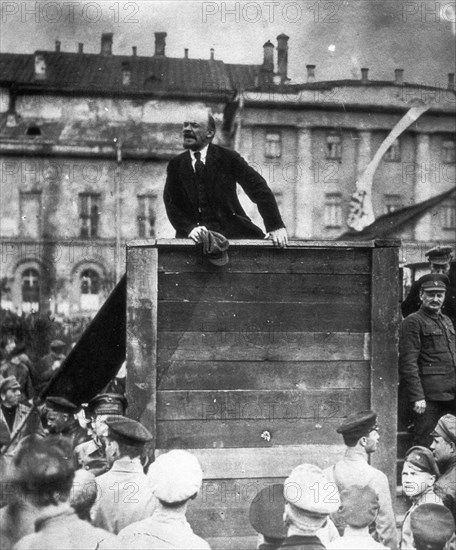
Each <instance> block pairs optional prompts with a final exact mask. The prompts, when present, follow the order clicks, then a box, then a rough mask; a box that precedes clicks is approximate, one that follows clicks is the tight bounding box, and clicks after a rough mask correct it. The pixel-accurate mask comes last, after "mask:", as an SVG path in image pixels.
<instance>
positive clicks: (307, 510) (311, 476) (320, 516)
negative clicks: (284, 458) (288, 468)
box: [283, 464, 340, 536]
mask: <svg viewBox="0 0 456 550" xmlns="http://www.w3.org/2000/svg"><path fill="white" fill-rule="evenodd" d="M283 496H284V497H285V500H286V503H285V522H286V524H287V526H288V536H290V534H296V535H304V536H306V535H314V534H315V533H316V532H317V531H318V530H319V529H321V528H322V527H323V526H324V525H326V523H327V521H328V518H329V515H330V514H333V513H335V512H336V511H337V510H338V509H339V505H340V499H339V492H338V490H337V486H336V484H335V483H331V482H329V481H328V480H327V478H326V477H325V476H324V475H323V472H322V470H320V468H318V466H314V465H313V464H301V465H300V466H297V467H296V468H295V469H294V470H293V471H292V472H291V474H290V476H289V477H288V478H287V479H286V480H285V484H284V490H283Z"/></svg>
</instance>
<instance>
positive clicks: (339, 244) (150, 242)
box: [127, 239, 400, 249]
mask: <svg viewBox="0 0 456 550" xmlns="http://www.w3.org/2000/svg"><path fill="white" fill-rule="evenodd" d="M229 242H230V246H231V247H232V248H235V247H238V248H248V247H250V248H255V249H258V248H274V244H273V242H272V241H271V240H269V239H230V241H229ZM377 243H382V244H381V246H400V241H399V240H397V239H396V240H381V239H377V240H375V241H373V240H366V241H359V240H355V241H334V240H332V241H331V240H329V241H327V240H318V241H311V240H309V241H301V240H298V239H296V240H295V239H292V240H290V241H289V242H288V246H287V248H290V249H292V248H306V249H310V248H330V249H334V248H373V247H374V246H377ZM383 243H392V244H383ZM127 244H128V246H140V247H144V246H158V247H160V248H163V249H165V248H185V247H194V246H195V244H194V243H193V241H191V240H190V239H156V240H154V239H134V240H132V241H129V242H128V243H127Z"/></svg>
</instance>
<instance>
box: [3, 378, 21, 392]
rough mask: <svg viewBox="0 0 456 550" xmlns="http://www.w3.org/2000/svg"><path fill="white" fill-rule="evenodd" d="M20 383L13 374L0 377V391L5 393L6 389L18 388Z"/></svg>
mask: <svg viewBox="0 0 456 550" xmlns="http://www.w3.org/2000/svg"><path fill="white" fill-rule="evenodd" d="M20 388H21V385H20V384H19V382H18V381H17V378H16V377H15V376H7V377H6V378H3V380H2V379H0V393H5V392H7V391H8V390H16V389H20Z"/></svg>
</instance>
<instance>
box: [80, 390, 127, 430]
mask: <svg viewBox="0 0 456 550" xmlns="http://www.w3.org/2000/svg"><path fill="white" fill-rule="evenodd" d="M126 409H127V399H126V398H125V397H124V396H123V395H120V394H117V393H100V394H98V395H96V396H95V397H94V398H93V399H92V400H91V401H89V403H88V405H87V407H86V409H85V414H86V418H87V419H88V420H89V423H90V427H91V429H92V432H93V434H94V436H95V439H100V437H102V436H103V435H105V434H106V430H107V428H106V423H105V421H106V419H107V418H108V416H116V415H117V416H124V415H125V411H126Z"/></svg>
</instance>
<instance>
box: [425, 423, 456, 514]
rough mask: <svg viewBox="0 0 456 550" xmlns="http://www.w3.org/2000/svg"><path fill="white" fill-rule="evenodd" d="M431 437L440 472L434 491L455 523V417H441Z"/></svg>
mask: <svg viewBox="0 0 456 550" xmlns="http://www.w3.org/2000/svg"><path fill="white" fill-rule="evenodd" d="M431 436H432V438H433V441H432V445H431V449H432V453H433V455H434V458H435V460H436V462H437V466H438V467H439V470H440V476H439V478H438V479H437V481H436V483H435V488H434V490H435V492H436V494H437V495H438V496H439V497H440V498H441V499H442V500H443V504H444V505H445V506H446V507H447V508H448V509H449V510H450V511H451V512H452V513H453V517H454V518H455V521H456V416H453V415H452V414H446V415H445V416H442V418H441V419H440V420H439V421H438V422H437V426H436V427H435V429H434V431H433V432H432V433H431Z"/></svg>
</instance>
